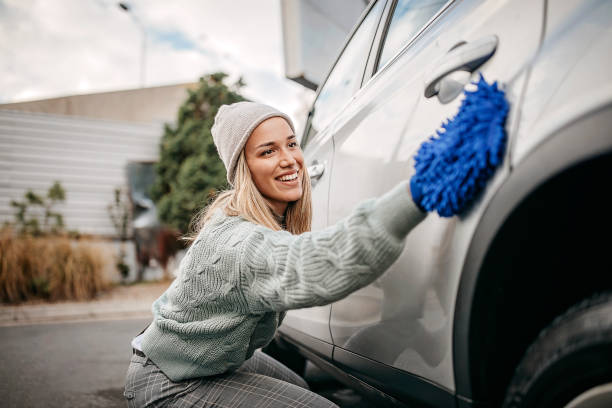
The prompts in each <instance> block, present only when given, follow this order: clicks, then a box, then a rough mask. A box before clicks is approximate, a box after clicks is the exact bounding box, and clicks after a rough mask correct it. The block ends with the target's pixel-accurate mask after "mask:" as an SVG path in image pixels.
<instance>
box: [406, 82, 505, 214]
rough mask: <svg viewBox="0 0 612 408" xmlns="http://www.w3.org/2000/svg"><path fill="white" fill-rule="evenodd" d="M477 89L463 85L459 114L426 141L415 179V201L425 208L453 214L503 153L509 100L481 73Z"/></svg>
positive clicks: (469, 199) (487, 176)
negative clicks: (465, 87)
mask: <svg viewBox="0 0 612 408" xmlns="http://www.w3.org/2000/svg"><path fill="white" fill-rule="evenodd" d="M473 84H474V85H476V86H477V89H476V90H474V91H467V90H466V91H464V94H465V97H464V99H463V101H462V102H461V106H460V107H459V111H458V112H457V114H456V115H455V117H453V118H451V119H450V120H447V121H446V123H443V124H442V128H441V129H440V130H437V131H436V135H434V136H432V137H431V138H430V139H429V140H427V141H425V142H423V144H422V145H421V147H420V148H419V151H418V152H417V154H416V156H415V165H414V166H415V169H416V173H415V174H414V176H413V177H412V179H411V180H410V191H411V194H412V198H413V200H414V202H415V203H416V204H417V205H418V206H419V207H420V208H421V210H423V211H428V212H431V211H437V212H438V214H440V216H442V217H452V216H453V215H455V214H459V213H461V212H462V211H463V210H464V209H465V208H466V207H467V206H469V205H470V204H471V203H472V202H473V201H474V199H475V198H476V196H477V195H478V193H480V192H481V191H482V189H483V188H484V187H485V185H486V183H487V181H488V180H489V179H490V178H491V176H492V175H493V173H494V171H495V169H496V167H497V166H499V165H500V164H501V163H502V161H503V158H504V151H505V147H506V132H505V129H504V125H505V122H506V116H507V114H508V102H507V101H506V98H505V96H504V91H503V90H500V89H499V88H498V86H497V81H496V82H494V83H493V84H488V83H487V82H486V81H485V79H484V77H483V76H482V74H480V79H479V80H478V81H477V82H473Z"/></svg>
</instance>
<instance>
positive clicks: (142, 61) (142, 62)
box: [117, 1, 147, 88]
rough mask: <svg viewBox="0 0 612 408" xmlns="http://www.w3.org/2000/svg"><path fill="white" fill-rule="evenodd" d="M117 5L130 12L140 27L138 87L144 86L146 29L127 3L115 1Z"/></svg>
mask: <svg viewBox="0 0 612 408" xmlns="http://www.w3.org/2000/svg"><path fill="white" fill-rule="evenodd" d="M117 5H118V6H119V8H120V9H121V10H122V11H125V12H126V13H128V14H130V16H131V17H132V20H134V23H136V25H137V26H138V28H140V31H141V33H142V45H141V47H140V87H141V88H144V85H145V66H146V61H147V30H145V28H144V26H143V25H142V23H141V22H140V20H138V18H137V17H136V16H135V15H134V13H132V12H131V9H130V5H129V4H127V3H125V2H123V1H120V2H119V3H117Z"/></svg>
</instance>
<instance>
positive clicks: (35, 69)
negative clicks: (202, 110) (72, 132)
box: [0, 0, 313, 122]
mask: <svg viewBox="0 0 612 408" xmlns="http://www.w3.org/2000/svg"><path fill="white" fill-rule="evenodd" d="M128 4H129V5H130V6H131V10H130V12H129V13H126V12H124V11H122V10H121V9H120V8H119V7H118V6H117V2H116V1H110V0H93V1H82V0H57V1H53V2H50V1H45V0H4V1H2V0H0V53H1V54H2V56H3V58H2V59H0V74H1V75H2V77H1V78H2V79H0V84H1V86H0V101H2V102H12V101H19V100H27V99H38V98H46V97H53V96H59V95H67V94H74V93H89V92H100V91H110V90H117V89H129V88H135V87H138V86H139V80H140V52H141V44H142V30H141V28H140V27H143V28H144V29H145V30H146V32H147V47H146V51H147V52H146V69H145V72H146V85H147V86H155V85H166V84H172V83H180V82H193V81H196V80H197V79H198V78H199V77H200V76H201V75H203V74H206V73H209V72H214V71H219V70H222V71H225V72H227V73H228V74H229V75H230V78H228V79H230V81H232V80H235V79H237V78H238V77H239V76H240V75H242V76H243V77H244V78H245V81H246V82H247V87H246V88H244V93H245V95H246V96H247V97H249V98H251V99H254V100H258V101H261V102H264V103H270V104H273V105H274V106H277V107H278V108H279V109H284V110H285V111H286V112H287V113H288V114H290V115H291V116H292V117H295V119H296V122H302V121H303V119H301V118H299V117H297V116H300V115H302V113H301V112H302V111H303V105H304V103H305V101H310V100H312V96H313V92H312V91H308V90H304V88H302V87H301V86H300V85H298V84H296V83H294V82H293V81H290V80H288V79H286V78H285V77H284V66H283V51H282V35H281V22H280V5H279V2H278V1H276V0H266V1H258V2H253V1H248V0H239V1H238V0H234V1H231V2H225V1H223V2H222V1H214V0H211V1H199V0H184V1H181V2H168V1H161V0H134V1H131V2H128ZM298 112H299V113H298Z"/></svg>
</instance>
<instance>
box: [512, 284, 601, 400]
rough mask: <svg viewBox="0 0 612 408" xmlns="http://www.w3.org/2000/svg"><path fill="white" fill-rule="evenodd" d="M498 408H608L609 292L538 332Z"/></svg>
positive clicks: (595, 297)
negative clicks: (501, 407) (500, 407)
mask: <svg viewBox="0 0 612 408" xmlns="http://www.w3.org/2000/svg"><path fill="white" fill-rule="evenodd" d="M503 407H504V408H510V407H512V408H527V407H538V408H553V407H555V408H558V407H566V408H595V407H612V292H609V293H603V294H598V295H595V296H593V297H591V298H589V299H586V300H584V301H582V302H580V303H578V304H577V305H575V306H573V307H572V308H570V309H569V310H568V311H567V312H566V313H564V314H563V315H561V316H559V317H557V318H556V319H555V320H554V321H553V322H552V323H551V324H550V325H549V326H548V327H546V328H545V329H544V330H542V332H541V333H540V334H539V336H538V338H537V339H536V341H534V342H533V344H532V345H531V346H530V347H529V348H528V350H527V352H526V353H525V355H524V356H523V359H522V361H521V362H520V364H519V366H518V367H517V369H516V371H515V373H514V377H513V378H512V380H511V382H510V385H509V387H508V391H507V393H506V398H505V400H504V404H503Z"/></svg>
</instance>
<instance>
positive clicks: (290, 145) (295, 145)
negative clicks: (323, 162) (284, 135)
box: [289, 142, 298, 147]
mask: <svg viewBox="0 0 612 408" xmlns="http://www.w3.org/2000/svg"><path fill="white" fill-rule="evenodd" d="M297 146H298V144H297V142H291V143H289V147H297Z"/></svg>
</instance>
